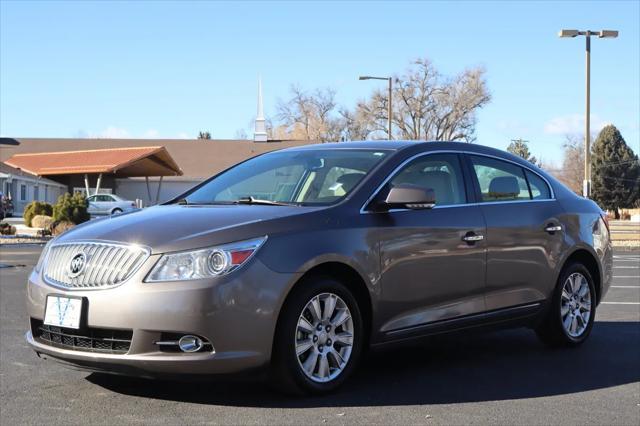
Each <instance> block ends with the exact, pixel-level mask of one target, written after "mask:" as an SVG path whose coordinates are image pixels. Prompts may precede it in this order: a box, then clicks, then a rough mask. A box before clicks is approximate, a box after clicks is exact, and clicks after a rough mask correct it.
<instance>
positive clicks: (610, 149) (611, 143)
mask: <svg viewBox="0 0 640 426" xmlns="http://www.w3.org/2000/svg"><path fill="white" fill-rule="evenodd" d="M591 181H592V188H591V196H592V198H593V200H594V201H596V202H597V203H598V204H599V205H600V207H602V208H604V209H607V210H613V211H615V216H616V219H618V218H619V215H618V209H619V208H629V207H632V206H633V203H634V202H635V201H636V200H637V199H638V198H639V197H640V194H639V193H640V163H639V162H638V156H637V155H636V154H634V152H633V151H632V150H631V148H629V146H628V145H627V143H626V142H625V141H624V138H623V137H622V135H621V134H620V131H619V130H618V129H617V128H616V127H615V126H614V125H612V124H609V125H607V126H605V127H604V128H603V129H602V131H601V132H600V134H599V135H598V138H597V139H596V142H595V143H594V144H593V148H592V155H591Z"/></svg>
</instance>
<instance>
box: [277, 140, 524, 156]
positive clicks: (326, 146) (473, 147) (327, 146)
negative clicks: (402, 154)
mask: <svg viewBox="0 0 640 426" xmlns="http://www.w3.org/2000/svg"><path fill="white" fill-rule="evenodd" d="M411 147H414V148H418V149H419V148H421V150H422V151H424V152H428V151H440V150H443V151H461V152H462V151H465V152H476V153H480V154H488V155H495V156H499V157H506V158H508V159H514V158H516V159H518V160H522V159H520V158H519V157H515V156H513V155H512V154H510V153H508V152H506V151H502V150H499V149H496V148H491V147H488V146H484V145H479V144H475V143H466V142H446V141H445V142H430V141H414V140H393V141H388V140H373V141H351V142H330V143H321V144H312V145H303V146H299V147H293V148H287V149H283V150H282V151H287V152H290V151H309V150H311V151H319V150H332V149H372V150H388V151H400V150H403V149H407V148H411Z"/></svg>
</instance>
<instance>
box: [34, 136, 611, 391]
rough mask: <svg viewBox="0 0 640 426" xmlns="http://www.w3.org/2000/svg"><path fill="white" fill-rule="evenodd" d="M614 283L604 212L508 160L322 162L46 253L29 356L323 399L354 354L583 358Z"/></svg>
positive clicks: (410, 147)
mask: <svg viewBox="0 0 640 426" xmlns="http://www.w3.org/2000/svg"><path fill="white" fill-rule="evenodd" d="M611 275H612V250H611V244H610V238H609V230H608V223H607V220H606V217H605V215H604V214H603V212H602V210H601V209H600V208H599V207H598V206H597V205H596V204H595V203H593V202H592V201H590V200H587V199H583V198H580V197H578V196H576V195H575V194H574V193H572V192H571V191H570V190H569V189H567V188H566V187H564V186H563V185H562V184H560V183H559V182H558V181H557V180H555V179H554V178H553V177H551V176H549V175H548V174H547V173H545V172H544V171H543V170H540V169H538V168H537V167H535V166H534V165H532V164H530V163H528V162H526V161H524V160H522V159H520V158H518V157H515V156H513V155H510V154H508V153H505V152H502V151H498V150H495V149H491V148H487V147H483V146H478V145H471V144H461V143H454V142H445V143H440V142H430V143H415V142H388V141H381V142H351V143H338V144H322V145H313V146H307V147H303V148H295V149H287V150H283V151H277V152H272V153H268V154H264V155H260V156H258V157H255V158H252V159H250V160H247V161H245V162H243V163H240V164H238V165H236V166H234V167H231V168H229V169H228V170H225V171H223V172H222V173H220V174H218V175H216V176H214V177H212V178H210V179H209V180H207V181H205V182H203V183H202V184H200V185H198V186H196V187H194V188H193V189H191V190H189V191H187V192H186V193H184V194H182V195H180V196H179V197H177V198H176V199H174V200H172V201H169V202H167V203H165V204H163V205H159V206H156V207H151V208H148V209H145V210H142V211H136V212H131V213H125V214H121V215H117V216H112V217H107V218H104V219H101V220H96V221H92V222H90V223H87V224H84V225H81V226H78V227H76V228H74V229H73V230H71V231H69V232H67V233H65V234H63V235H61V236H59V237H57V238H55V239H54V240H52V241H51V242H50V243H49V244H47V246H46V247H45V249H44V251H43V253H42V255H41V257H40V260H39V261H38V264H37V266H36V267H35V269H34V270H33V272H32V273H31V276H30V277H29V283H28V292H27V309H28V313H29V317H30V318H31V324H30V329H29V331H28V332H27V333H26V339H27V341H28V343H29V344H30V345H31V347H32V348H33V349H34V350H35V351H36V353H37V354H38V355H39V356H40V357H41V358H51V359H54V360H57V361H60V362H62V363H65V364H68V365H71V366H74V367H76V368H81V369H86V370H89V371H100V372H107V373H118V374H131V375H139V376H144V377H156V376H163V375H169V376H180V377H193V376H205V375H218V374H228V373H239V372H242V371H249V370H253V369H260V368H264V369H265V370H266V371H268V372H269V373H270V375H271V377H272V380H273V382H274V383H276V384H278V385H280V387H281V388H283V389H286V390H289V391H294V392H304V393H318V392H326V391H330V390H332V389H335V388H336V387H337V386H339V385H340V384H341V383H343V382H344V381H345V380H346V379H347V378H348V377H349V375H350V374H351V373H352V372H353V370H354V368H355V367H356V365H357V363H358V360H359V358H360V356H361V355H362V353H363V351H365V350H366V349H368V348H376V347H381V346H384V345H388V344H393V343H396V342H399V341H406V340H408V339H416V338H420V337H423V336H427V335H430V334H434V333H442V332H450V331H456V330H460V329H470V328H477V329H481V328H487V327H493V326H496V325H499V326H504V325H511V326H525V327H530V328H532V329H533V330H535V332H536V333H537V334H538V336H540V338H541V339H542V340H543V341H544V342H545V343H548V344H550V345H555V346H575V345H579V344H581V343H582V342H584V341H585V340H586V339H587V337H588V336H589V334H590V332H591V328H592V327H593V322H594V317H595V313H596V307H597V306H598V303H599V302H600V300H602V298H603V297H604V295H605V293H606V292H607V290H608V288H609V284H610V282H611Z"/></svg>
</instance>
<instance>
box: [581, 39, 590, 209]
mask: <svg viewBox="0 0 640 426" xmlns="http://www.w3.org/2000/svg"><path fill="white" fill-rule="evenodd" d="M585 40H586V42H587V44H586V57H585V59H586V62H587V65H586V66H587V69H586V79H585V80H586V84H587V87H586V93H587V96H586V99H585V102H586V107H585V116H584V180H583V181H582V195H583V196H584V197H585V198H589V197H590V196H591V32H590V31H587V32H586V34H585Z"/></svg>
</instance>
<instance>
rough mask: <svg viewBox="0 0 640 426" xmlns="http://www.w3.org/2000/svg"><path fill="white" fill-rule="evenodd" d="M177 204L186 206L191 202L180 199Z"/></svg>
mask: <svg viewBox="0 0 640 426" xmlns="http://www.w3.org/2000/svg"><path fill="white" fill-rule="evenodd" d="M176 204H181V205H185V204H189V201H187V199H186V198H180V199H179V200H178V201H176Z"/></svg>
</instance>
